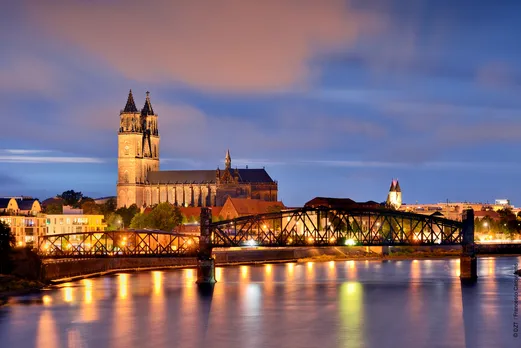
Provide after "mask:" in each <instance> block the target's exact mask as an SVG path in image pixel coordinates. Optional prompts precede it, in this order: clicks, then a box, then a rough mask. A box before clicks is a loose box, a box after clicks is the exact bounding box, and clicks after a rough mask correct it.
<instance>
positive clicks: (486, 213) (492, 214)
mask: <svg viewBox="0 0 521 348" xmlns="http://www.w3.org/2000/svg"><path fill="white" fill-rule="evenodd" d="M474 217H476V218H480V219H483V218H485V217H488V218H490V219H492V220H496V221H499V219H500V216H499V213H498V212H497V211H494V210H476V211H475V212H474Z"/></svg>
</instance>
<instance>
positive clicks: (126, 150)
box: [125, 143, 130, 156]
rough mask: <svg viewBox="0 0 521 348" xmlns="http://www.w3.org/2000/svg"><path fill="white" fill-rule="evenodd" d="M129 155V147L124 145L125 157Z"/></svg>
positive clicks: (126, 144)
mask: <svg viewBox="0 0 521 348" xmlns="http://www.w3.org/2000/svg"><path fill="white" fill-rule="evenodd" d="M129 153H130V146H128V143H125V155H126V156H128V154H129Z"/></svg>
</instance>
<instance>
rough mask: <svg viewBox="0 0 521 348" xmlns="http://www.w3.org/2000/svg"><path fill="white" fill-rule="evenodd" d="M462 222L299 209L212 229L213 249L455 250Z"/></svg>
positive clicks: (371, 212) (398, 214)
mask: <svg viewBox="0 0 521 348" xmlns="http://www.w3.org/2000/svg"><path fill="white" fill-rule="evenodd" d="M462 226H463V225H462V223H461V222H459V221H453V220H449V219H445V218H442V217H439V216H433V215H421V214H414V213H407V212H399V211H394V210H387V209H346V210H337V209H327V208H302V209H295V210H286V211H281V212H276V213H268V214H261V215H252V216H245V217H240V218H237V219H233V220H226V221H221V222H216V223H212V224H210V230H211V234H212V237H211V238H212V240H211V243H212V246H216V247H231V246H277V247H284V246H327V245H331V246H333V245H362V246H381V245H390V246H392V245H396V246H398V245H456V244H461V243H462Z"/></svg>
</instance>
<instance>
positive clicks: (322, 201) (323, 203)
mask: <svg viewBox="0 0 521 348" xmlns="http://www.w3.org/2000/svg"><path fill="white" fill-rule="evenodd" d="M304 207H309V208H321V207H322V208H328V209H338V210H343V209H381V208H383V206H382V204H380V203H377V202H374V201H367V202H355V201H353V200H352V199H350V198H331V197H315V198H313V199H312V200H310V201H309V202H307V203H306V204H304Z"/></svg>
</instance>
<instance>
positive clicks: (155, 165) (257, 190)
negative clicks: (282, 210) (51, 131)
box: [117, 91, 278, 208]
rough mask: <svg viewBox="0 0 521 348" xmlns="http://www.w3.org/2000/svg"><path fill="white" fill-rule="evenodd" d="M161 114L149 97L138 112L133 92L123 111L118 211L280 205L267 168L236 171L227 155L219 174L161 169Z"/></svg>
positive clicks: (119, 139) (276, 186)
mask: <svg viewBox="0 0 521 348" xmlns="http://www.w3.org/2000/svg"><path fill="white" fill-rule="evenodd" d="M159 140H160V138H159V131H158V125H157V114H155V113H154V111H153V109H152V104H151V102H150V96H149V93H148V92H147V96H146V100H145V105H144V107H143V109H142V110H141V111H138V110H137V108H136V105H135V102H134V97H133V95H132V91H130V93H129V96H128V99H127V104H126V105H125V108H124V109H123V110H122V111H121V112H120V128H119V133H118V184H117V201H118V207H124V206H127V207H128V206H130V205H132V204H136V205H137V206H138V207H140V208H144V207H147V206H151V205H155V204H158V203H161V202H170V203H172V204H174V205H176V206H184V207H188V206H191V207H211V206H223V205H224V203H225V201H226V199H227V198H228V197H237V198H254V199H261V200H264V201H273V202H276V201H277V194H278V185H277V182H276V181H274V180H272V179H271V177H270V176H269V175H268V173H267V172H266V170H265V169H264V168H262V169H248V168H245V169H243V168H241V169H238V168H235V169H232V166H231V156H230V152H229V151H228V152H227V153H226V157H225V168H224V169H220V168H217V170H173V171H160V170H159Z"/></svg>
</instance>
